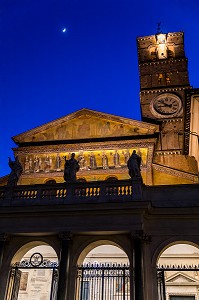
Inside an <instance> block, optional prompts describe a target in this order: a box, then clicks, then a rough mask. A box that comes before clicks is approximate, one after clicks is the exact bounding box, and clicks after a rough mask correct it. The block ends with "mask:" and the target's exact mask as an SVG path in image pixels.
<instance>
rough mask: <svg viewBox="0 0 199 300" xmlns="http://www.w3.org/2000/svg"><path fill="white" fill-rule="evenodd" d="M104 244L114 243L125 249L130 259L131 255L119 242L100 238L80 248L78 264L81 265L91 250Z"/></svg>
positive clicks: (113, 244)
mask: <svg viewBox="0 0 199 300" xmlns="http://www.w3.org/2000/svg"><path fill="white" fill-rule="evenodd" d="M102 245H112V246H115V247H118V248H119V249H121V250H122V251H124V253H125V254H126V256H127V258H128V260H129V256H128V254H127V252H126V251H125V249H124V248H123V247H122V246H121V245H120V244H119V243H117V242H115V241H112V240H101V239H100V240H96V241H93V242H90V243H88V244H87V245H82V246H83V247H82V248H81V249H80V253H79V256H78V259H77V264H78V265H81V264H82V263H83V261H84V259H85V258H86V256H87V255H88V253H89V252H90V251H91V250H93V249H95V248H96V247H98V246H102ZM129 261H130V260H129Z"/></svg>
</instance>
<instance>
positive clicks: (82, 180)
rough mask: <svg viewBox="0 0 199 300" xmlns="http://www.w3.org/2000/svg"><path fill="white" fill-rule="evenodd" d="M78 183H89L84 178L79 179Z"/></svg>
mask: <svg viewBox="0 0 199 300" xmlns="http://www.w3.org/2000/svg"><path fill="white" fill-rule="evenodd" d="M77 182H87V180H86V179H85V178H84V177H80V178H78V179H77Z"/></svg>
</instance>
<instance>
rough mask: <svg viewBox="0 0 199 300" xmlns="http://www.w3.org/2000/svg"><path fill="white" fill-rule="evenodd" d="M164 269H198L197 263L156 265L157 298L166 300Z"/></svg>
mask: <svg viewBox="0 0 199 300" xmlns="http://www.w3.org/2000/svg"><path fill="white" fill-rule="evenodd" d="M166 271H181V272H183V271H184V272H187V271H199V265H166V266H164V265H162V266H157V282H158V295H159V300H166V284H165V272H166Z"/></svg>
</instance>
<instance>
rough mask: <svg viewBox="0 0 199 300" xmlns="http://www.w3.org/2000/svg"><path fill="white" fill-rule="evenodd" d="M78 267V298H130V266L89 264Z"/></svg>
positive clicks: (100, 299) (80, 299) (78, 299)
mask: <svg viewBox="0 0 199 300" xmlns="http://www.w3.org/2000/svg"><path fill="white" fill-rule="evenodd" d="M77 269H78V271H77V298H76V299H77V300H130V268H129V266H127V265H119V264H99V265H93V264H87V265H82V266H78V268H77Z"/></svg>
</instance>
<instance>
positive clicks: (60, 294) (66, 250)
mask: <svg viewBox="0 0 199 300" xmlns="http://www.w3.org/2000/svg"><path fill="white" fill-rule="evenodd" d="M60 238H61V249H60V262H59V264H60V266H59V281H58V290H57V300H66V299H67V298H66V297H67V288H68V276H69V274H68V273H69V261H70V244H71V239H72V234H71V233H70V232H63V233H61V234H60Z"/></svg>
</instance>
